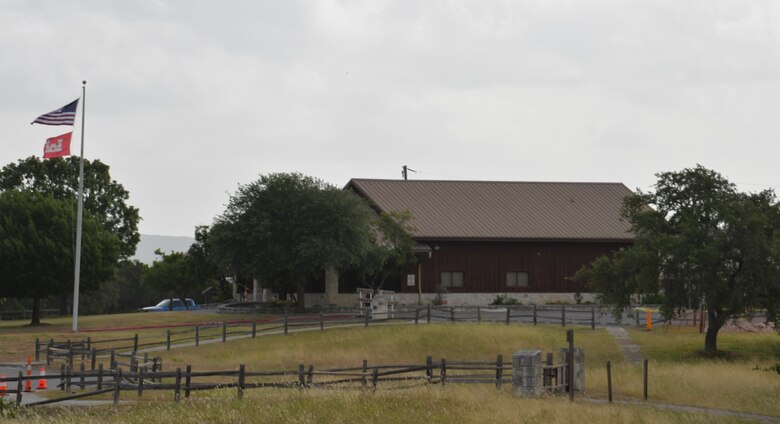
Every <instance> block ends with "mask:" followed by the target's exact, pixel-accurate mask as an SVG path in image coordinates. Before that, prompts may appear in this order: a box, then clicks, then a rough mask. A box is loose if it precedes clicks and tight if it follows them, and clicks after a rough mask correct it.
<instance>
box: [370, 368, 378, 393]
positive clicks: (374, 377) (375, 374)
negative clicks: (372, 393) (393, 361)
mask: <svg viewBox="0 0 780 424" xmlns="http://www.w3.org/2000/svg"><path fill="white" fill-rule="evenodd" d="M377 380H379V368H374V372H373V373H372V374H371V386H372V387H373V389H374V390H376V382H377Z"/></svg>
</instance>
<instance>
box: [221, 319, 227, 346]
mask: <svg viewBox="0 0 780 424" xmlns="http://www.w3.org/2000/svg"><path fill="white" fill-rule="evenodd" d="M225 342H227V322H225V321H222V343H225Z"/></svg>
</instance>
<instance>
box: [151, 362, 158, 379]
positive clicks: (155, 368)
mask: <svg viewBox="0 0 780 424" xmlns="http://www.w3.org/2000/svg"><path fill="white" fill-rule="evenodd" d="M156 372H157V357H156V356H155V357H154V358H152V374H154V373H156ZM152 382H154V377H152Z"/></svg>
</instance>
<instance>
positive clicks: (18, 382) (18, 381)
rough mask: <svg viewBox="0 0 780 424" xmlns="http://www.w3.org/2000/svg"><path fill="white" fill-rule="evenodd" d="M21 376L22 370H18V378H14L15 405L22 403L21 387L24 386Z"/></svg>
mask: <svg viewBox="0 0 780 424" xmlns="http://www.w3.org/2000/svg"><path fill="white" fill-rule="evenodd" d="M22 378H23V375H22V371H21V370H19V378H17V379H16V406H17V407H18V406H19V405H21V404H22V387H24V385H23V383H22Z"/></svg>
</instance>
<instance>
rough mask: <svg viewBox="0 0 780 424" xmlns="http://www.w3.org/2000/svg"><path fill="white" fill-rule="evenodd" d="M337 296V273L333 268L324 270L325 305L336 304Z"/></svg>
mask: <svg viewBox="0 0 780 424" xmlns="http://www.w3.org/2000/svg"><path fill="white" fill-rule="evenodd" d="M338 294H339V273H338V272H336V270H335V269H334V268H328V269H326V270H325V303H327V304H329V305H330V304H332V303H336V298H337V297H338Z"/></svg>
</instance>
